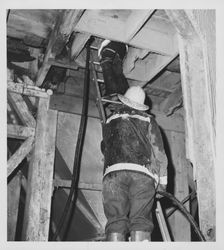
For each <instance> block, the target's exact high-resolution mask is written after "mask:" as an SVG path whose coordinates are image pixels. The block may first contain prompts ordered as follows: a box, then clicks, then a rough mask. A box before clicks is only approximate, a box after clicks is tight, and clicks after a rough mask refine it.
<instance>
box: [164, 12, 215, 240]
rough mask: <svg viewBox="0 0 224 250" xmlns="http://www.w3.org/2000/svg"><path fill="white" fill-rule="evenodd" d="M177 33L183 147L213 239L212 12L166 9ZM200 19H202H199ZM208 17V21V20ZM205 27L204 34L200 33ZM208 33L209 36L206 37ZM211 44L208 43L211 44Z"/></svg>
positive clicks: (208, 234)
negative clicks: (190, 165) (181, 95)
mask: <svg viewBox="0 0 224 250" xmlns="http://www.w3.org/2000/svg"><path fill="white" fill-rule="evenodd" d="M167 14H168V15H169V17H170V19H171V21H172V23H173V24H174V26H175V27H176V29H177V31H178V33H179V34H180V36H179V50H180V67H181V80H182V81H181V83H182V90H183V100H184V108H185V114H186V116H185V123H186V147H187V152H188V157H189V159H190V161H191V162H192V164H193V166H194V176H195V178H196V180H197V194H198V202H199V221H200V227H201V230H202V233H203V234H204V236H205V237H206V240H208V241H214V240H215V224H216V223H215V221H216V218H215V217H216V216H215V214H216V212H215V173H214V171H215V169H214V167H215V164H214V161H215V128H214V127H215V126H214V125H215V124H214V115H215V106H214V102H213V99H214V98H215V95H214V91H213V87H214V86H213V85H214V84H215V80H212V79H215V65H211V64H209V63H208V61H209V60H208V58H210V59H212V61H213V60H214V61H215V52H214V50H213V51H211V50H208V48H209V47H213V48H214V47H215V39H214V33H215V30H214V28H210V27H213V26H214V24H215V16H214V15H211V14H212V13H211V11H210V12H209V11H204V10H197V11H193V10H188V11H186V10H167ZM200 20H203V22H202V21H200ZM208 20H209V22H208ZM204 30H205V31H206V36H205V35H204V34H203V33H204ZM207 37H210V40H209V39H208V38H207ZM211 44H212V45H211Z"/></svg>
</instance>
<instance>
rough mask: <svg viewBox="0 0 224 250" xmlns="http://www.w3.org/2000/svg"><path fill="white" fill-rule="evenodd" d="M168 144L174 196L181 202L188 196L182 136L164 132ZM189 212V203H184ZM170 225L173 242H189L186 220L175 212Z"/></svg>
mask: <svg viewBox="0 0 224 250" xmlns="http://www.w3.org/2000/svg"><path fill="white" fill-rule="evenodd" d="M166 134H167V135H168V140H169V144H170V150H171V155H172V163H173V165H174V168H175V170H174V172H175V174H174V175H175V179H174V196H175V197H176V198H177V199H178V200H180V201H181V200H183V199H184V198H186V197H187V196H188V194H189V191H188V165H187V164H188V162H187V160H186V153H185V145H184V134H183V133H177V132H174V131H169V132H166ZM185 207H186V209H187V210H188V211H189V202H188V203H185ZM169 221H170V224H171V225H172V234H173V236H174V240H175V241H188V242H189V241H191V228H190V224H189V222H188V221H187V219H186V218H185V217H184V216H183V215H182V214H181V212H179V211H176V212H175V213H174V214H173V215H171V216H170V218H169Z"/></svg>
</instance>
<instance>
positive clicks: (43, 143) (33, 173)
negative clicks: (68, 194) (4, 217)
mask: <svg viewBox="0 0 224 250" xmlns="http://www.w3.org/2000/svg"><path fill="white" fill-rule="evenodd" d="M48 107H49V99H44V98H41V99H40V100H39V105H38V116H37V126H36V135H35V150H34V152H33V157H32V160H31V163H30V166H29V168H30V169H29V176H28V183H27V186H28V188H27V198H26V206H25V214H24V224H23V232H22V239H23V240H26V241H47V240H48V233H49V223H50V211H51V196H52V191H53V171H54V155H55V140H56V124H57V111H54V110H49V109H48Z"/></svg>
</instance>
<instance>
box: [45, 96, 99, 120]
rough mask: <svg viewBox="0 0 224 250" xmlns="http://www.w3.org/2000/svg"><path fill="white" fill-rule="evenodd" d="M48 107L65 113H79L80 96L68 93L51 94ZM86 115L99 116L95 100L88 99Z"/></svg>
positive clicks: (80, 105)
mask: <svg viewBox="0 0 224 250" xmlns="http://www.w3.org/2000/svg"><path fill="white" fill-rule="evenodd" d="M50 107H51V109H56V110H58V111H62V112H65V113H73V114H81V107H82V98H81V97H76V96H69V95H52V96H51V100H50ZM88 116H89V117H94V118H99V111H98V109H97V107H96V102H95V101H92V100H90V101H89V107H88Z"/></svg>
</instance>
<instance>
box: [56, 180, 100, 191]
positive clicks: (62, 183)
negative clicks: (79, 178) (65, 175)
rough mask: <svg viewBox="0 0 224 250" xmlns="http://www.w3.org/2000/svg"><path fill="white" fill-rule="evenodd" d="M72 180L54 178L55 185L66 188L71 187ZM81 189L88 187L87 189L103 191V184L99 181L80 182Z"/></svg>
mask: <svg viewBox="0 0 224 250" xmlns="http://www.w3.org/2000/svg"><path fill="white" fill-rule="evenodd" d="M71 183H72V182H71V180H64V179H58V178H57V179H54V186H55V187H64V188H70V187H71ZM78 188H79V189H86V190H96V191H102V184H97V183H94V184H92V183H84V182H79V184H78Z"/></svg>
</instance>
